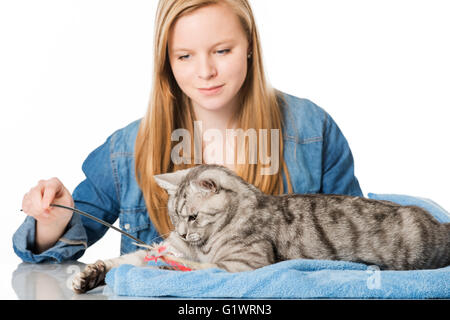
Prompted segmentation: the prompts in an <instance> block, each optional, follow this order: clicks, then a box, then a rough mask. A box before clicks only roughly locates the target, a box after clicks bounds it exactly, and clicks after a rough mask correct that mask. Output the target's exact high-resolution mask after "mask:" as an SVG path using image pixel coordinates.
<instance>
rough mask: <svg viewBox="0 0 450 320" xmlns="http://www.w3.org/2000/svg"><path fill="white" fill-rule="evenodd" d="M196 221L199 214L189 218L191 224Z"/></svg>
mask: <svg viewBox="0 0 450 320" xmlns="http://www.w3.org/2000/svg"><path fill="white" fill-rule="evenodd" d="M195 219H197V214H194V215H191V216H189V217H188V221H189V222H191V221H195Z"/></svg>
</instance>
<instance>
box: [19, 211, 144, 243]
mask: <svg viewBox="0 0 450 320" xmlns="http://www.w3.org/2000/svg"><path fill="white" fill-rule="evenodd" d="M50 206H51V207H58V208H63V209H67V210H71V211H74V212H76V213H78V214H81V215H82V216H85V217H87V218H89V219H91V220H94V221H96V222H98V223H101V224H102V225H104V226H107V227H108V228H111V229H114V230H116V231H118V232H120V233H121V234H123V235H125V236H127V237H128V238H131V239H133V240H134V241H136V242H137V243H140V244H142V245H145V246H146V245H147V244H146V243H145V242H144V241H142V240H139V239H138V238H136V237H133V236H132V235H131V234H129V233H128V232H125V231H123V230H121V229H119V228H116V227H114V226H113V225H112V224H109V223H108V222H106V221H103V220H101V219H99V218H97V217H94V216H93V215H90V214H89V213H86V212H83V211H81V210H78V209H76V208H72V207H66V206H63V205H60V204H53V203H52V204H50ZM20 211H23V210H22V209H20Z"/></svg>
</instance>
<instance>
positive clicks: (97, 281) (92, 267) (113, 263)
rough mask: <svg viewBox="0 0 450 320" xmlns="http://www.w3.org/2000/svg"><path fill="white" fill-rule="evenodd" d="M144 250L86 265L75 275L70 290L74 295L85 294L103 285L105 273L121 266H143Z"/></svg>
mask: <svg viewBox="0 0 450 320" xmlns="http://www.w3.org/2000/svg"><path fill="white" fill-rule="evenodd" d="M146 254H147V251H146V250H138V251H135V252H133V253H129V254H126V255H123V256H120V257H117V258H113V259H108V260H104V261H103V260H98V261H97V262H95V263H92V264H88V265H87V266H86V268H85V269H84V270H83V271H82V272H80V273H79V274H77V275H76V276H75V277H74V279H73V281H72V289H73V291H75V292H76V293H85V292H87V291H89V290H92V289H94V288H96V287H98V286H100V285H103V284H105V277H106V273H108V271H109V270H111V269H112V268H115V267H118V266H120V265H122V264H131V265H134V266H137V267H141V266H145V265H146V264H147V262H146V261H145V259H144V258H145V256H146Z"/></svg>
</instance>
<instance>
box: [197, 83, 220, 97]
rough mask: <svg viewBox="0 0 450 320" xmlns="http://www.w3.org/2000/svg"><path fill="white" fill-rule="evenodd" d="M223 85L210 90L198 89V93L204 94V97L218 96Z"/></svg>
mask: <svg viewBox="0 0 450 320" xmlns="http://www.w3.org/2000/svg"><path fill="white" fill-rule="evenodd" d="M223 86H224V85H221V86H217V87H212V88H210V89H198V90H199V91H200V93H202V94H204V95H205V96H212V95H215V94H218V93H219V92H220V91H222V88H223Z"/></svg>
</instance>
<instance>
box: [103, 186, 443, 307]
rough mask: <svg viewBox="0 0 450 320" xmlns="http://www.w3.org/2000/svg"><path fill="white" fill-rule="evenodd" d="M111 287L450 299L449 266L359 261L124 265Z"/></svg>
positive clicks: (176, 293)
mask: <svg viewBox="0 0 450 320" xmlns="http://www.w3.org/2000/svg"><path fill="white" fill-rule="evenodd" d="M375 196H376V197H377V198H378V199H382V198H385V199H384V200H390V201H395V200H397V201H398V200H399V199H400V198H401V199H404V198H403V197H402V196H396V197H393V196H389V197H387V195H374V194H370V197H374V198H375ZM386 198H389V199H386ZM417 199H419V200H417ZM410 200H414V201H415V203H414V205H421V201H422V200H423V201H425V202H427V204H428V205H429V204H430V202H429V201H430V200H427V199H421V198H413V199H410ZM402 204H413V203H402ZM428 209H429V208H428ZM440 209H442V208H440V207H438V206H437V207H436V206H435V207H434V208H433V210H430V211H433V212H431V213H432V214H433V215H434V216H436V217H437V214H436V211H439V217H438V218H439V220H440V221H441V222H450V216H449V215H448V213H446V212H445V211H443V212H441V211H440ZM442 210H443V209H442ZM106 284H107V285H108V286H109V287H110V288H111V289H112V290H113V291H114V293H115V294H117V295H122V296H135V297H139V296H141V297H185V298H186V297H189V298H192V297H200V298H285V299H288V298H297V299H300V298H355V299H360V298H363V299H365V298H386V299H424V298H450V266H448V267H445V268H441V269H434V270H414V271H380V270H379V269H378V268H377V267H375V266H368V265H365V264H360V263H353V262H345V261H328V260H307V259H297V260H289V261H283V262H280V263H276V264H273V265H269V266H266V267H263V268H260V269H257V270H253V271H248V272H239V273H229V272H226V271H223V270H220V269H207V270H198V271H190V272H180V271H171V270H159V269H154V268H151V267H134V266H131V265H122V266H119V267H118V268H114V269H112V270H111V271H110V272H108V274H107V275H106Z"/></svg>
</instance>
